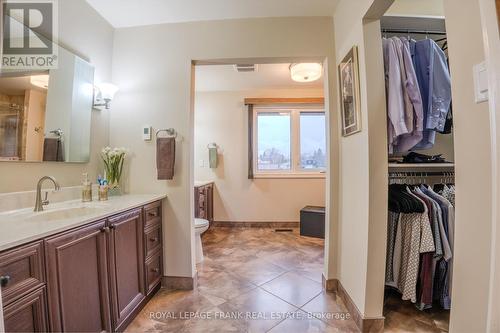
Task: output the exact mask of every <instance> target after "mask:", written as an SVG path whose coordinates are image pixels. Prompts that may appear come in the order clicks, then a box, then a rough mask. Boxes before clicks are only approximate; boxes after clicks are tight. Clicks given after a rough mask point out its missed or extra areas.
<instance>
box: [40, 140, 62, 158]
mask: <svg viewBox="0 0 500 333" xmlns="http://www.w3.org/2000/svg"><path fill="white" fill-rule="evenodd" d="M43 160H44V161H49V162H64V149H63V143H62V140H61V139H60V138H45V139H44V141H43Z"/></svg>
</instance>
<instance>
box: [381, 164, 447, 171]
mask: <svg viewBox="0 0 500 333" xmlns="http://www.w3.org/2000/svg"><path fill="white" fill-rule="evenodd" d="M403 170H405V171H424V172H425V171H438V170H439V171H454V170H455V163H389V171H403Z"/></svg>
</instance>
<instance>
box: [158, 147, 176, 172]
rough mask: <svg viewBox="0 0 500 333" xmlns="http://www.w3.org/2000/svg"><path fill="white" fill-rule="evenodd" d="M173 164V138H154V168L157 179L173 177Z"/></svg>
mask: <svg viewBox="0 0 500 333" xmlns="http://www.w3.org/2000/svg"><path fill="white" fill-rule="evenodd" d="M174 166H175V138H157V139H156V169H157V170H158V179H173V178H174Z"/></svg>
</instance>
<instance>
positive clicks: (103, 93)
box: [94, 83, 119, 109]
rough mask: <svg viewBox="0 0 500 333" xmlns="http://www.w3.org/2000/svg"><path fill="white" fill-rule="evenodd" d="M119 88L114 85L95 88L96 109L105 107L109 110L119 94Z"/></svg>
mask: <svg viewBox="0 0 500 333" xmlns="http://www.w3.org/2000/svg"><path fill="white" fill-rule="evenodd" d="M118 90H119V89H118V87H117V86H115V85H114V84H112V83H100V84H98V85H96V86H95V87H94V107H102V106H104V107H105V108H106V109H109V107H110V103H111V101H112V100H113V98H114V97H115V94H116V93H117V92H118Z"/></svg>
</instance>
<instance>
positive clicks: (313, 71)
mask: <svg viewBox="0 0 500 333" xmlns="http://www.w3.org/2000/svg"><path fill="white" fill-rule="evenodd" d="M290 74H291V76H292V80H294V81H296V82H313V81H316V80H319V79H320V78H321V75H322V74H323V66H322V65H321V64H318V63H300V64H291V65H290Z"/></svg>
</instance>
